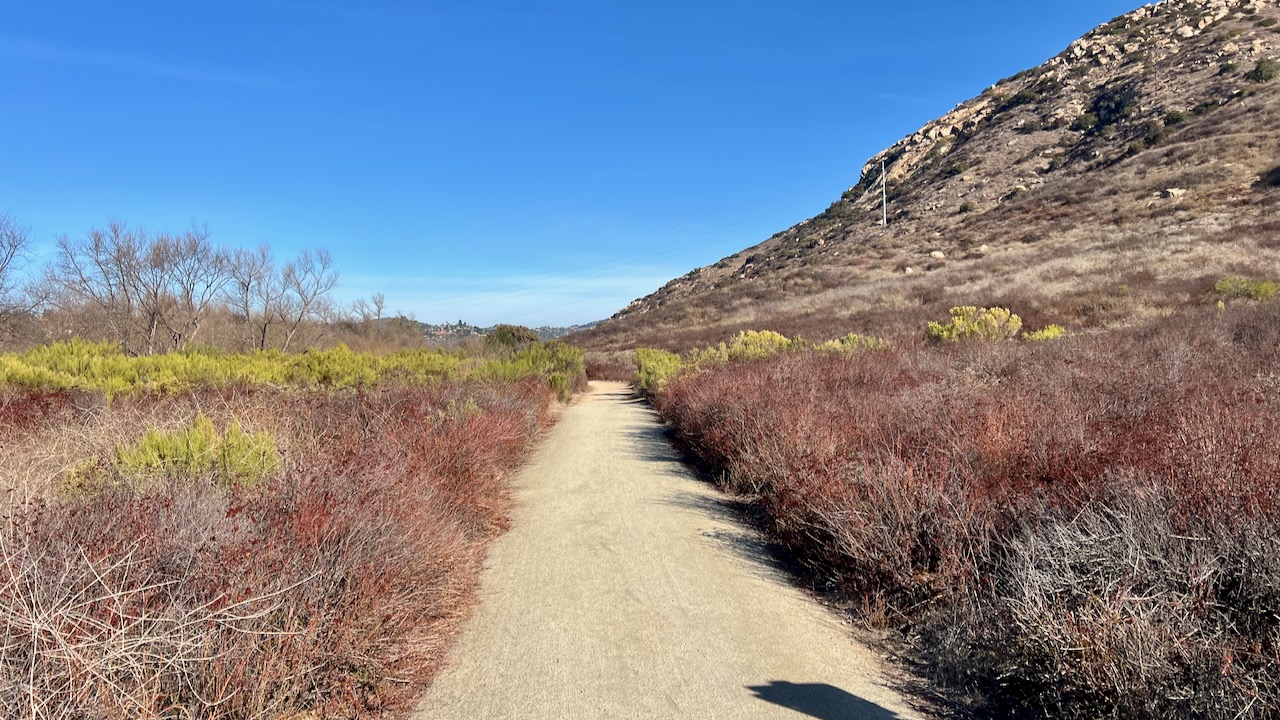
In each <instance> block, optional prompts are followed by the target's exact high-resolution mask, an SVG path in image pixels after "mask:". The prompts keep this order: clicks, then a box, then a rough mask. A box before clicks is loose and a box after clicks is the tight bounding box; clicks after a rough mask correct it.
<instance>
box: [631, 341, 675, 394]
mask: <svg viewBox="0 0 1280 720" xmlns="http://www.w3.org/2000/svg"><path fill="white" fill-rule="evenodd" d="M636 366H637V367H638V368H639V370H638V372H637V373H636V383H637V384H638V385H639V386H640V389H641V390H642V391H644V392H647V393H650V394H657V393H658V392H659V391H660V390H662V386H663V385H665V384H666V383H667V381H668V380H670V379H671V378H672V377H674V376H675V375H676V373H678V372H680V371H681V370H682V369H684V363H683V362H682V361H681V360H680V356H679V355H677V354H675V353H673V352H667V351H666V350H655V349H653V348H640V349H639V350H636Z"/></svg>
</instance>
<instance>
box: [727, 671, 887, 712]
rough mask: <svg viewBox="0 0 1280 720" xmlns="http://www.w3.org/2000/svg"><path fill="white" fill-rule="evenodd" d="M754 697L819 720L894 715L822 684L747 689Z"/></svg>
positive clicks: (780, 683) (781, 684) (772, 684)
mask: <svg viewBox="0 0 1280 720" xmlns="http://www.w3.org/2000/svg"><path fill="white" fill-rule="evenodd" d="M747 689H748V690H750V691H751V692H752V693H754V694H755V696H756V697H758V698H760V699H761V700H764V701H765V702H771V703H773V704H774V705H781V706H782V707H785V708H790V709H792V710H795V711H796V712H798V713H803V714H805V715H808V716H809V717H814V718H820V720H893V719H894V718H896V717H898V714H897V713H894V712H890V711H888V710H886V709H884V708H882V707H880V706H879V705H877V704H875V703H873V702H871V701H869V700H863V699H862V698H860V697H858V696H857V695H854V694H852V693H847V692H845V691H844V690H841V689H840V688H838V687H835V686H833V685H827V684H825V683H792V682H787V681H786V680H772V681H770V682H769V684H768V685H748V686H747Z"/></svg>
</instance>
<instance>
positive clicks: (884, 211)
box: [880, 160, 889, 227]
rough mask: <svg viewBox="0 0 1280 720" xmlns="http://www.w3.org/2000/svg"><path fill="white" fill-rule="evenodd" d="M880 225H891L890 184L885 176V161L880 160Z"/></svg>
mask: <svg viewBox="0 0 1280 720" xmlns="http://www.w3.org/2000/svg"><path fill="white" fill-rule="evenodd" d="M880 218H881V219H880V227H888V226H889V184H888V181H887V179H886V178H885V161H884V160H881V161H880Z"/></svg>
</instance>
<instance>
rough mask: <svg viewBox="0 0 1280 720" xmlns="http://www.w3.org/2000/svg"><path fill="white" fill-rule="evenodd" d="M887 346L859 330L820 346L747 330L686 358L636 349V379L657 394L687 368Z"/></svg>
mask: <svg viewBox="0 0 1280 720" xmlns="http://www.w3.org/2000/svg"><path fill="white" fill-rule="evenodd" d="M887 347H889V343H888V341H887V340H884V339H882V338H878V337H872V336H870V335H858V334H856V333H850V334H848V335H845V336H844V337H842V338H837V339H835V340H828V341H826V342H824V343H820V344H818V345H810V344H809V343H808V342H807V341H806V340H805V339H804V338H800V337H795V338H789V337H787V336H786V335H783V334H781V333H777V332H773V331H772V330H746V331H743V332H740V333H738V334H737V335H736V336H735V337H734V338H733V339H732V340H729V341H728V342H721V343H719V344H717V345H712V346H710V347H705V348H699V349H695V350H691V351H689V352H688V353H686V354H685V355H684V357H681V356H680V355H678V354H676V353H673V352H668V351H666V350H655V349H652V348H642V349H639V350H636V366H637V368H638V371H637V374H636V382H637V385H639V387H640V390H641V391H643V392H645V393H647V394H649V395H656V394H657V393H658V392H660V391H661V390H662V389H663V388H664V387H665V386H666V384H667V382H668V381H669V380H671V379H672V378H674V377H676V376H677V375H679V374H680V373H682V372H684V371H686V370H697V369H702V368H709V367H714V366H717V365H725V364H728V363H738V362H746V361H752V360H763V359H765V358H771V357H774V356H776V355H779V354H782V353H788V352H804V351H809V350H812V351H816V352H819V353H822V354H825V355H833V354H840V353H852V352H859V351H863V350H883V349H885V348H887Z"/></svg>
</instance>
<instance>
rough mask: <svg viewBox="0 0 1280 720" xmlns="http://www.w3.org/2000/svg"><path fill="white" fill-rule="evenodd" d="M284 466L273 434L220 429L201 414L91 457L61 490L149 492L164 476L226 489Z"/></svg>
mask: <svg viewBox="0 0 1280 720" xmlns="http://www.w3.org/2000/svg"><path fill="white" fill-rule="evenodd" d="M279 469H280V451H279V450H278V449H277V448H276V442H275V440H274V439H273V438H272V437H271V435H270V434H268V433H265V432H256V433H246V432H245V431H244V430H242V429H241V428H240V423H238V422H233V423H231V426H230V427H228V428H227V430H226V432H223V433H220V432H218V429H217V428H216V427H214V425H213V421H212V420H210V419H209V418H207V417H205V416H204V415H197V416H196V419H195V420H194V421H193V422H192V423H191V425H190V426H188V427H185V428H182V429H181V430H177V431H174V432H162V431H160V430H156V429H155V428H152V429H150V430H147V433H146V435H144V436H142V439H141V440H139V441H138V442H137V443H136V444H134V445H120V446H118V447H117V448H116V450H115V452H114V453H113V454H112V455H111V457H110V458H108V459H107V460H106V461H105V462H104V461H100V460H92V461H89V462H88V463H85V464H84V465H81V466H80V467H78V468H75V469H73V470H71V471H70V472H68V473H67V476H66V478H65V480H64V483H63V489H64V490H66V491H68V492H70V493H72V494H82V493H84V494H92V493H95V492H100V491H101V490H103V489H105V488H107V487H110V486H112V485H117V484H118V485H126V486H129V487H132V488H134V489H137V490H145V489H146V488H148V487H150V486H151V485H153V484H155V483H156V482H158V481H160V480H163V479H166V478H173V479H177V478H190V477H206V478H209V479H210V480H212V481H213V482H214V483H215V484H217V485H220V486H223V487H231V486H233V485H254V484H256V483H258V482H260V481H261V480H263V479H265V478H266V477H268V476H269V475H272V474H273V473H275V472H276V471H278V470H279Z"/></svg>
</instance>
